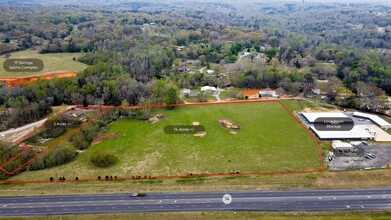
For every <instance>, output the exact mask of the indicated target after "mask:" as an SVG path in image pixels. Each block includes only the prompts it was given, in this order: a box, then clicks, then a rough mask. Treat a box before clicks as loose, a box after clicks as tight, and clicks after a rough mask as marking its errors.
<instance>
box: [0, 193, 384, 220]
mask: <svg viewBox="0 0 391 220" xmlns="http://www.w3.org/2000/svg"><path fill="white" fill-rule="evenodd" d="M225 194H230V195H231V197H232V201H231V203H230V204H224V203H223V196H224V195H225ZM352 210H391V189H365V190H359V189H352V190H305V191H237V192H194V193H153V194H148V195H146V196H145V197H131V196H130V193H129V194H96V195H64V196H15V197H0V217H1V216H36V215H64V214H92V213H128V212H199V211H352Z"/></svg>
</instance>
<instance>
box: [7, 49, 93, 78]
mask: <svg viewBox="0 0 391 220" xmlns="http://www.w3.org/2000/svg"><path fill="white" fill-rule="evenodd" d="M38 52H39V50H31V49H29V50H24V51H18V52H13V53H11V57H10V59H14V58H34V59H41V60H42V61H43V63H44V68H43V70H42V71H41V72H7V71H5V70H4V67H3V65H1V66H0V78H1V77H3V78H13V77H15V78H17V77H27V76H36V75H40V74H44V73H50V72H57V71H61V72H63V71H64V72H66V71H71V72H78V71H81V70H84V69H85V68H87V65H86V64H83V63H80V62H78V61H74V60H73V57H76V58H78V57H80V55H81V53H50V54H39V53H38ZM5 60H6V59H5V58H4V56H1V57H0V63H4V61H5Z"/></svg>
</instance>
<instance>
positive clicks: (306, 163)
mask: <svg viewBox="0 0 391 220" xmlns="http://www.w3.org/2000/svg"><path fill="white" fill-rule="evenodd" d="M154 113H155V114H158V113H161V114H164V115H165V116H166V118H165V119H163V120H162V121H160V122H158V123H155V124H150V123H147V122H145V121H140V120H135V119H132V120H130V119H121V120H118V121H116V122H114V123H112V124H110V125H109V131H108V132H106V133H105V134H103V136H106V135H109V134H112V133H115V134H116V137H115V138H113V139H110V140H107V141H104V142H102V143H99V144H97V145H94V146H91V147H90V148H89V150H87V151H85V152H82V153H80V155H79V156H78V157H77V158H76V159H75V160H74V161H72V162H70V163H68V164H65V165H62V166H58V167H54V168H50V169H45V170H40V171H26V172H24V173H22V174H19V175H17V176H15V177H12V178H10V179H9V180H33V179H48V178H49V177H50V176H53V177H55V178H56V177H60V176H65V177H67V179H73V178H74V177H75V176H78V177H79V178H89V177H95V178H96V177H97V176H106V175H109V176H114V175H116V176H118V177H129V176H130V177H131V176H133V175H134V176H136V175H142V176H144V175H154V176H155V175H156V176H159V175H186V174H189V173H194V174H201V173H213V174H216V173H229V172H230V171H231V170H240V172H242V173H244V172H276V171H277V172H278V171H282V172H286V171H299V170H319V169H321V166H320V161H319V152H318V148H317V144H316V142H315V141H314V140H313V139H312V138H311V137H310V135H309V134H308V133H307V132H306V131H305V130H304V129H303V128H302V127H301V126H300V125H299V124H298V123H297V122H296V121H295V120H294V118H292V116H290V115H289V113H288V112H287V111H286V110H284V109H283V107H282V106H281V105H280V104H279V103H276V102H273V103H244V104H224V105H204V106H186V107H177V108H175V109H173V110H167V109H158V110H156V111H155V112H154ZM222 118H227V119H230V120H232V121H233V122H235V123H236V124H238V125H240V130H237V131H236V133H237V134H231V133H230V130H227V129H225V128H223V127H222V126H221V125H220V123H219V119H222ZM192 122H200V123H201V125H202V126H204V127H205V129H206V133H207V135H206V136H205V137H195V136H193V135H183V134H182V135H180V134H176V135H174V134H166V133H165V132H164V130H163V129H164V127H165V126H167V125H190V124H191V123H192ZM63 144H69V143H67V142H64V143H63ZM95 149H109V150H112V151H113V152H115V154H116V155H117V157H118V159H119V161H118V162H117V163H116V164H115V165H114V166H112V167H109V168H97V167H95V166H94V165H93V164H92V163H91V162H90V160H89V158H90V155H91V151H92V150H95Z"/></svg>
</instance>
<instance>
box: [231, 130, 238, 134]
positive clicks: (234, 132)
mask: <svg viewBox="0 0 391 220" xmlns="http://www.w3.org/2000/svg"><path fill="white" fill-rule="evenodd" d="M229 133H230V134H238V133H236V131H231V132H229Z"/></svg>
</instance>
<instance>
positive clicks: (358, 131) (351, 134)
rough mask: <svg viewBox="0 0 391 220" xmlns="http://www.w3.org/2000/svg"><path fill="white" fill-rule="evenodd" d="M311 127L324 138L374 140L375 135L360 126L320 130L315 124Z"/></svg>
mask: <svg viewBox="0 0 391 220" xmlns="http://www.w3.org/2000/svg"><path fill="white" fill-rule="evenodd" d="M310 129H311V130H312V131H313V132H314V133H315V134H316V135H317V136H318V137H319V138H320V139H322V140H334V139H341V140H372V139H375V136H374V135H372V134H370V133H369V132H367V131H366V130H365V129H364V128H362V127H360V126H354V127H353V129H352V130H350V131H319V130H316V128H315V127H314V126H310Z"/></svg>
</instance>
